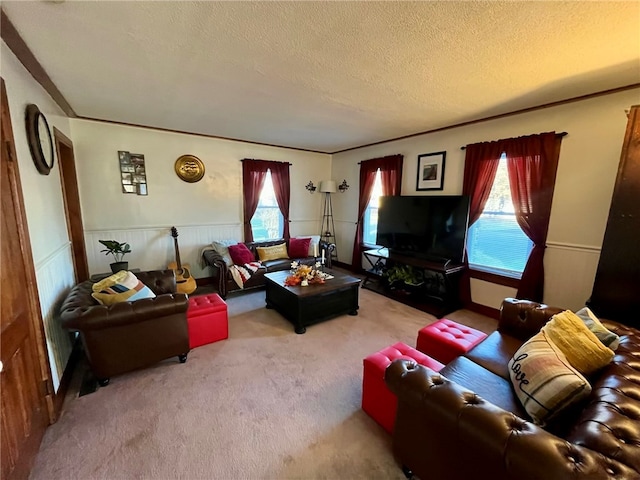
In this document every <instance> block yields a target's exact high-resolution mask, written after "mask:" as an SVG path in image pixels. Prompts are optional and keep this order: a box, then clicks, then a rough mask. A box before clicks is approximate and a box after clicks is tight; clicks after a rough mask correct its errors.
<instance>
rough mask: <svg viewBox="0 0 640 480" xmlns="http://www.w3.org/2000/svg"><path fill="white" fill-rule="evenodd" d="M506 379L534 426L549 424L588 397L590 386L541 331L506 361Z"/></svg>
mask: <svg viewBox="0 0 640 480" xmlns="http://www.w3.org/2000/svg"><path fill="white" fill-rule="evenodd" d="M509 377H510V378H511V383H512V384H513V388H514V390H515V392H516V395H517V397H518V399H519V400H520V403H522V406H523V407H524V409H525V410H526V411H527V413H528V414H529V416H530V417H531V418H532V419H533V422H534V423H535V424H537V425H542V426H544V425H545V423H547V422H548V421H549V420H551V419H552V418H553V417H555V416H556V415H558V414H559V413H560V412H561V411H563V410H565V409H566V408H567V407H569V406H571V405H573V404H574V403H576V402H578V401H580V400H582V399H583V398H584V397H586V396H588V395H589V394H590V393H591V385H589V382H587V380H586V379H585V378H584V377H583V376H582V375H580V372H578V370H576V369H575V368H573V367H572V366H571V364H570V363H569V361H568V360H567V358H566V357H565V356H564V354H563V353H562V351H561V350H560V349H559V348H558V347H557V346H555V345H554V344H553V342H551V341H549V339H548V338H547V336H546V334H545V333H544V332H543V331H541V332H539V333H537V334H536V335H535V336H533V337H531V338H530V339H529V340H528V341H527V342H525V343H524V344H522V346H521V347H520V348H519V349H518V351H517V352H516V353H515V354H514V355H513V358H512V359H511V360H509Z"/></svg>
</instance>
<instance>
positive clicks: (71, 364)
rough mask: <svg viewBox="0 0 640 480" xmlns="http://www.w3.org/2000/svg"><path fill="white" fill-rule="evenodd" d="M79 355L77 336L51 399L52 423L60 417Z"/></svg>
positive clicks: (80, 346)
mask: <svg viewBox="0 0 640 480" xmlns="http://www.w3.org/2000/svg"><path fill="white" fill-rule="evenodd" d="M81 357H82V344H81V343H80V337H77V338H76V340H75V342H74V343H73V348H72V349H71V355H69V361H68V362H67V366H66V367H65V368H64V372H63V373H62V378H61V379H60V385H59V387H58V391H57V392H56V394H55V396H54V399H53V407H54V411H55V412H54V413H55V419H54V423H55V422H56V421H58V418H60V413H61V412H62V404H63V403H64V399H65V397H66V396H67V392H68V391H69V386H70V385H71V379H72V377H73V372H74V371H75V369H76V366H77V365H78V362H79V361H80V358H81Z"/></svg>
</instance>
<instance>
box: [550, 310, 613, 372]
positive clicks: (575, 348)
mask: <svg viewBox="0 0 640 480" xmlns="http://www.w3.org/2000/svg"><path fill="white" fill-rule="evenodd" d="M542 331H543V332H545V334H546V336H547V338H548V339H549V340H551V341H552V342H553V343H554V344H555V345H557V346H558V348H559V349H560V350H562V353H564V355H565V357H567V360H569V363H571V365H573V366H574V367H575V368H576V370H578V371H579V372H580V373H582V374H583V375H590V374H592V373H593V372H595V371H596V370H599V369H601V368H602V367H604V366H605V365H607V364H608V363H609V362H611V360H613V356H614V355H615V354H614V353H613V350H611V349H609V348H607V347H605V346H604V345H603V344H602V343H600V340H598V337H596V336H595V335H594V334H593V333H591V331H590V330H589V329H588V328H587V327H586V326H585V324H584V323H582V320H580V317H578V316H577V315H576V314H575V313H573V312H572V311H570V310H565V311H564V312H560V313H557V314H555V315H554V316H553V317H551V320H549V321H548V322H547V324H546V325H545V326H544V327H542Z"/></svg>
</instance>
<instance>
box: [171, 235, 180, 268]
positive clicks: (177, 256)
mask: <svg viewBox="0 0 640 480" xmlns="http://www.w3.org/2000/svg"><path fill="white" fill-rule="evenodd" d="M173 246H174V247H175V249H176V263H177V264H178V270H181V269H182V263H181V262H180V250H179V249H178V239H177V238H176V237H173Z"/></svg>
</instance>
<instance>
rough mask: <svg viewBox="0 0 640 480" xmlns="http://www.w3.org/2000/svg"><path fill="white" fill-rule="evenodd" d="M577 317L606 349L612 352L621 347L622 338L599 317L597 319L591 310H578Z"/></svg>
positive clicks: (585, 308)
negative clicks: (601, 321)
mask: <svg viewBox="0 0 640 480" xmlns="http://www.w3.org/2000/svg"><path fill="white" fill-rule="evenodd" d="M576 315H577V316H578V317H580V320H582V322H583V323H584V324H585V325H586V326H587V328H588V329H589V330H591V331H592V332H593V334H594V335H595V336H596V337H598V340H600V342H602V344H603V345H604V346H605V347H609V348H610V349H611V350H615V349H616V348H618V345H620V337H619V336H618V335H616V334H615V333H613V332H612V331H611V330H609V329H607V327H605V326H604V325H603V324H602V323H600V320H598V317H596V316H595V314H594V313H593V312H592V311H591V310H590V309H589V308H587V307H584V308H583V309H581V310H578V311H577V312H576Z"/></svg>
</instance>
